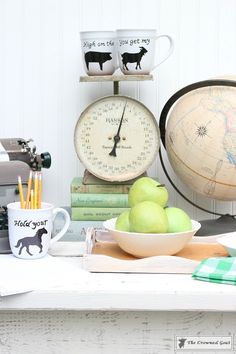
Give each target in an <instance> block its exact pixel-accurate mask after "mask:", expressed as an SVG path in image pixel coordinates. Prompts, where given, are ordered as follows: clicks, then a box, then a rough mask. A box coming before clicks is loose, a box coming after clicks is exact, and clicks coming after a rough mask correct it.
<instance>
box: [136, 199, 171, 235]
mask: <svg viewBox="0 0 236 354" xmlns="http://www.w3.org/2000/svg"><path fill="white" fill-rule="evenodd" d="M129 225H130V231H132V232H140V233H165V232H167V230H168V219H167V215H166V212H165V210H164V209H163V208H162V207H161V206H160V205H159V204H157V203H155V202H152V201H148V200H146V201H144V202H140V203H138V204H136V205H135V206H133V207H132V208H131V209H130V213H129Z"/></svg>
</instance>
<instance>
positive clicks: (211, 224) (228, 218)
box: [159, 79, 236, 236]
mask: <svg viewBox="0 0 236 354" xmlns="http://www.w3.org/2000/svg"><path fill="white" fill-rule="evenodd" d="M207 86H230V87H232V86H233V87H236V81H233V80H224V79H215V80H205V81H200V82H197V83H194V84H191V85H188V86H186V87H184V88H183V89H181V90H179V91H178V92H176V93H175V94H174V95H173V96H172V97H171V98H170V99H169V100H168V101H167V103H166V104H165V106H164V108H163V110H162V112H161V115H160V123H159V127H160V134H161V141H162V143H163V146H164V147H165V127H166V120H167V116H168V113H169V111H170V109H171V108H172V106H173V105H174V103H175V102H176V101H177V100H178V99H179V98H180V97H182V96H183V95H185V94H187V93H188V92H190V91H194V90H196V89H199V88H203V87H207ZM159 156H160V162H161V165H162V168H163V171H164V173H165V175H166V177H167V179H168V180H169V182H170V183H171V185H172V187H173V188H174V189H175V190H176V192H177V193H178V194H179V195H180V196H181V197H182V198H183V199H185V200H186V201H187V202H188V203H190V204H191V205H193V206H194V207H196V208H198V209H200V210H202V211H204V212H206V213H210V214H213V215H217V216H219V218H217V219H207V220H199V222H200V223H201V228H200V229H199V230H198V231H197V233H196V236H209V235H219V234H223V233H228V232H235V231H236V219H235V216H236V215H230V214H221V213H217V212H214V211H210V210H208V209H205V208H203V207H201V206H199V205H197V204H195V203H194V202H193V201H192V200H190V199H188V198H187V197H186V196H185V195H184V194H183V193H182V192H181V191H180V190H179V189H178V188H177V187H176V185H175V184H174V182H173V181H172V179H171V178H170V176H169V174H168V172H167V170H166V168H165V164H164V161H163V158H162V153H161V148H160V149H159Z"/></svg>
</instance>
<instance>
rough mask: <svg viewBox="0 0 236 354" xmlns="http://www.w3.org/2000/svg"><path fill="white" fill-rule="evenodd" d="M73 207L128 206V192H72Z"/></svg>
mask: <svg viewBox="0 0 236 354" xmlns="http://www.w3.org/2000/svg"><path fill="white" fill-rule="evenodd" d="M71 206H72V207H93V208H97V207H98V208H108V207H109V208H128V207H129V205H128V194H109V193H102V194H99V193H71Z"/></svg>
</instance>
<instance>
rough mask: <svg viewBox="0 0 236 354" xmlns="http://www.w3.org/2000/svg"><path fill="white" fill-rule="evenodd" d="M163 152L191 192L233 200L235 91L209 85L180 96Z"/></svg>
mask: <svg viewBox="0 0 236 354" xmlns="http://www.w3.org/2000/svg"><path fill="white" fill-rule="evenodd" d="M166 150H167V154H168V157H169V160H170V163H171V165H172V167H173V169H174V171H175V173H176V174H177V175H178V176H179V177H180V179H181V180H182V182H184V183H185V184H186V185H188V186H189V188H190V189H192V190H194V191H195V192H197V193H200V194H202V195H204V196H206V197H209V198H213V199H219V200H226V201H227V200H228V201H232V200H236V88H235V87H225V86H211V87H209V86H208V87H204V88H199V89H196V90H194V91H191V92H189V93H187V94H185V95H184V96H182V97H181V98H180V99H179V100H178V101H177V103H176V104H175V105H174V107H173V108H172V110H171V112H170V114H169V118H168V123H167V127H166Z"/></svg>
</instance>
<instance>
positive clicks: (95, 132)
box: [74, 75, 160, 183]
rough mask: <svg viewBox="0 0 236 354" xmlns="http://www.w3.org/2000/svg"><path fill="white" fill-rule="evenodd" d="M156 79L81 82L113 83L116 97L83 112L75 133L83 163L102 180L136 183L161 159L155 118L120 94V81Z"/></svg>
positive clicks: (111, 78)
mask: <svg viewBox="0 0 236 354" xmlns="http://www.w3.org/2000/svg"><path fill="white" fill-rule="evenodd" d="M152 79H153V77H152V75H132V76H130V75H129V76H125V75H114V76H111V75H109V76H102V77H94V76H84V77H81V78H80V81H81V82H94V81H100V82H101V81H108V80H109V81H113V85H114V86H113V88H114V92H113V95H110V96H105V97H101V98H99V99H98V100H96V101H94V102H93V103H91V104H90V105H89V106H88V107H87V108H86V109H85V110H84V111H83V112H82V114H81V115H80V117H79V119H78V121H77V124H76V127H75V132H74V144H75V150H76V153H77V155H78V158H79V160H80V161H81V162H82V164H83V166H84V167H85V169H86V170H87V171H89V173H91V174H92V175H94V176H96V177H97V178H99V179H100V180H105V181H108V182H111V183H112V182H115V183H121V182H124V181H130V180H133V179H134V178H136V177H138V176H140V175H142V174H143V173H145V172H146V170H147V169H148V168H149V167H150V166H151V164H152V163H153V161H154V159H155V158H156V157H157V154H158V150H159V142H160V139H159V128H158V125H157V122H156V119H155V117H154V115H153V114H152V113H151V111H150V110H149V109H148V108H147V107H146V106H145V105H144V104H143V103H141V102H140V101H138V100H136V99H134V98H131V97H128V96H123V95H120V94H119V81H134V80H136V81H137V80H139V81H141V80H142V81H143V80H152Z"/></svg>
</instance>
